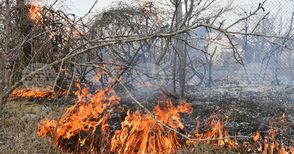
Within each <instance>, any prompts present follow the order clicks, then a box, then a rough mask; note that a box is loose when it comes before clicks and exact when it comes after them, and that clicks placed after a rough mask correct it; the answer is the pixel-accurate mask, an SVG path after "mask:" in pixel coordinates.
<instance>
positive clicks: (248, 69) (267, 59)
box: [211, 0, 294, 86]
mask: <svg viewBox="0 0 294 154" xmlns="http://www.w3.org/2000/svg"><path fill="white" fill-rule="evenodd" d="M259 3H260V2H259V1H246V2H241V1H240V2H239V1H236V3H234V4H233V6H234V9H233V11H232V12H230V14H227V15H226V16H225V17H224V20H225V21H226V22H227V23H230V22H233V21H234V20H235V19H237V18H240V17H242V16H246V15H248V14H249V13H250V12H252V11H254V10H255V9H256V8H257V7H258V6H259ZM293 10H294V1H291V0H285V1H278V0H270V1H267V2H266V3H265V4H264V6H263V8H262V10H261V11H259V12H258V13H257V14H256V15H254V16H252V17H250V18H248V19H246V20H244V21H242V22H240V23H239V24H238V25H236V26H235V27H234V28H235V30H237V31H240V32H245V33H251V32H254V33H256V34H262V35H269V36H278V37H281V38H282V37H283V38H289V39H281V38H278V37H277V38H271V39H268V38H266V37H258V36H254V35H252V36H250V35H249V36H236V37H234V38H233V40H234V42H235V43H236V44H238V51H239V52H240V55H241V57H242V61H243V63H244V65H243V66H242V65H240V64H237V63H236V60H235V59H234V57H233V56H232V51H231V49H230V48H225V47H222V48H220V50H219V52H218V56H215V57H214V59H213V67H212V72H211V73H212V78H213V84H214V85H217V86H218V85H227V84H238V85H242V84H246V85H248V84H262V85H294V53H293V51H294V41H293V38H294V36H293V35H294V30H293V28H294V25H293V17H294V11H293Z"/></svg>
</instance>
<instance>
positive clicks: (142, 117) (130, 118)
mask: <svg viewBox="0 0 294 154" xmlns="http://www.w3.org/2000/svg"><path fill="white" fill-rule="evenodd" d="M191 111H192V108H191V107H190V106H189V105H188V104H186V103H184V104H182V103H180V104H179V106H178V107H175V106H174V105H173V104H172V102H171V101H170V100H167V101H166V102H165V103H164V104H163V105H157V106H156V107H155V108H154V109H153V112H154V113H155V114H156V119H154V118H153V117H152V116H151V115H150V114H142V113H140V112H139V111H136V112H135V113H134V114H132V115H131V114H130V111H129V112H128V114H127V117H126V118H125V120H124V121H123V122H122V124H121V127H122V130H117V131H116V132H115V135H114V136H113V138H112V143H111V151H112V152H118V153H128V154H131V153H175V150H176V148H178V147H180V146H181V143H180V140H179V138H178V136H177V134H176V132H174V131H171V130H168V129H167V128H165V127H164V126H163V125H161V124H159V123H158V122H157V121H160V122H163V123H165V124H167V125H168V126H170V127H171V128H173V129H183V128H184V125H183V123H182V122H181V118H180V115H179V113H191Z"/></svg>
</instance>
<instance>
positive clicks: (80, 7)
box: [33, 0, 294, 16]
mask: <svg viewBox="0 0 294 154" xmlns="http://www.w3.org/2000/svg"><path fill="white" fill-rule="evenodd" d="M33 1H37V0H33ZM39 1H42V0H39ZM50 1H53V0H47V3H49V4H50ZM59 1H63V2H62V4H63V5H62V8H61V9H62V10H64V9H66V10H67V11H68V12H71V13H74V14H76V15H78V16H82V15H83V14H85V13H86V12H87V11H88V10H89V9H90V8H91V6H92V5H93V3H94V2H95V0H59ZM115 1H117V0H98V3H97V4H96V7H95V10H96V11H99V12H100V11H102V10H103V9H107V8H109V7H110V6H111V4H112V3H113V2H115ZM122 1H124V2H126V1H130V0H122ZM135 1H138V2H141V3H143V2H144V0H135ZM147 1H148V0H147ZM153 1H160V2H164V1H169V0H153ZM228 1H230V0H219V3H222V4H226V2H228ZM262 1H264V0H234V2H235V3H234V4H235V5H237V6H238V7H242V6H243V7H244V6H245V7H249V6H250V4H256V5H258V3H259V2H262ZM289 1H291V0H282V1H281V0H268V2H267V5H266V6H265V7H266V9H267V10H271V11H274V12H275V11H277V10H280V11H290V12H292V11H291V10H294V6H293V5H292V6H289V5H288V4H290V2H289ZM256 7H257V6H256ZM289 7H290V9H289ZM286 8H288V9H286Z"/></svg>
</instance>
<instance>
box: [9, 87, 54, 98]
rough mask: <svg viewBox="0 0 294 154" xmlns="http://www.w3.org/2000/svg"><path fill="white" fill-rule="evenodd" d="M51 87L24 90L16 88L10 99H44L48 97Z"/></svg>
mask: <svg viewBox="0 0 294 154" xmlns="http://www.w3.org/2000/svg"><path fill="white" fill-rule="evenodd" d="M52 91H53V90H52V87H51V86H45V87H37V86H33V87H32V88H31V89H26V88H17V89H15V90H14V91H13V92H12V93H11V95H10V97H12V98H24V99H31V98H35V99H38V98H45V97H48V96H50V95H51V94H53V93H52Z"/></svg>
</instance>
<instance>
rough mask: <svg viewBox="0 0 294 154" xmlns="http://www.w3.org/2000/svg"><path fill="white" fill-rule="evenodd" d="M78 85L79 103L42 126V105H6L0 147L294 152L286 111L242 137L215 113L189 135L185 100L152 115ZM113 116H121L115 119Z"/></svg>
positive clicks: (110, 93)
mask: <svg viewBox="0 0 294 154" xmlns="http://www.w3.org/2000/svg"><path fill="white" fill-rule="evenodd" d="M77 88H78V90H77V92H76V95H77V101H76V103H75V104H74V105H73V106H70V107H69V108H68V109H67V111H66V112H65V113H64V114H63V116H62V117H61V119H59V118H60V117H58V116H51V118H50V119H53V120H49V119H48V118H45V119H43V120H42V121H41V122H40V123H39V124H38V126H39V129H38V130H36V125H37V122H38V121H39V120H41V119H42V118H41V117H44V116H46V117H48V115H47V113H44V111H43V110H42V105H38V104H30V105H29V106H30V107H29V108H28V106H26V105H25V103H23V102H21V103H20V102H10V103H8V105H7V109H6V111H9V113H7V114H6V115H5V116H6V117H5V116H4V117H3V116H2V117H1V123H2V125H1V126H2V127H1V130H2V134H0V135H2V136H3V137H2V138H0V148H1V149H3V151H5V152H7V153H23V152H28V151H30V152H33V153H44V152H47V149H48V147H50V145H51V141H50V140H51V139H52V144H54V145H56V147H58V148H59V149H61V151H63V152H66V153H70V152H74V153H83V152H84V153H233V152H231V151H235V152H237V153H264V154H265V153H269V154H274V153H277V154H286V153H287V152H288V153H291V152H292V153H293V152H294V151H293V150H294V149H293V148H292V149H290V148H291V147H289V144H287V145H284V143H283V137H281V134H282V135H283V133H285V132H286V131H287V129H288V127H287V116H286V114H282V115H280V116H277V117H275V118H273V120H270V124H269V127H268V128H269V129H268V130H266V132H264V130H262V131H261V130H258V131H257V132H256V133H255V134H252V135H249V136H246V137H244V138H241V139H240V138H238V137H240V136H230V133H229V132H230V131H229V130H227V128H226V127H225V126H226V125H228V123H229V120H230V117H229V116H221V117H222V118H217V116H214V115H212V116H211V117H210V118H208V119H206V120H205V122H204V123H200V120H199V119H198V120H196V121H194V122H195V123H196V127H195V128H194V127H193V130H194V131H193V133H191V131H190V130H189V131H188V129H187V128H186V124H185V123H183V121H184V119H183V118H182V115H183V113H184V114H190V113H192V107H191V106H190V105H189V104H188V103H186V102H181V101H180V102H179V103H177V104H178V105H177V106H176V105H174V103H173V102H172V101H171V100H169V99H166V100H165V101H159V102H158V105H156V106H155V107H154V108H153V110H152V112H153V113H154V116H153V115H151V114H149V113H148V112H145V111H143V110H141V109H138V110H136V111H134V109H135V108H134V107H130V106H129V108H126V107H123V106H122V104H120V102H121V100H120V98H119V97H118V96H117V95H116V94H115V93H114V92H113V91H112V90H111V89H105V90H98V91H96V92H95V93H94V94H91V93H89V90H88V89H87V88H86V89H81V88H80V87H79V86H77ZM25 96H26V95H25ZM46 96H47V95H43V96H42V97H46ZM33 106H36V107H33ZM127 109H131V110H129V111H127ZM58 110H59V111H58ZM50 111H52V112H51V114H53V115H57V113H58V112H59V113H60V112H61V111H60V109H58V108H56V107H55V108H54V109H50ZM126 113H127V114H126ZM114 115H121V116H119V117H118V118H113V116H114ZM49 117H50V116H49ZM54 119H55V120H54ZM162 123H164V124H166V126H168V127H169V128H167V127H166V126H164V125H162ZM174 130H177V131H179V132H181V133H183V134H185V135H187V136H189V138H191V139H193V140H189V139H187V138H185V137H183V136H182V135H180V134H178V133H177V132H176V131H174ZM36 134H38V136H42V137H46V136H47V137H49V139H50V140H49V141H48V140H47V139H44V140H41V139H40V138H37V137H36ZM241 137H242V136H241ZM238 139H240V140H238ZM28 143H30V144H28ZM1 144H2V145H1ZM208 145H211V146H213V147H211V146H208ZM15 147H17V148H15ZM224 149H228V151H226V150H224ZM55 152H56V151H55Z"/></svg>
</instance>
